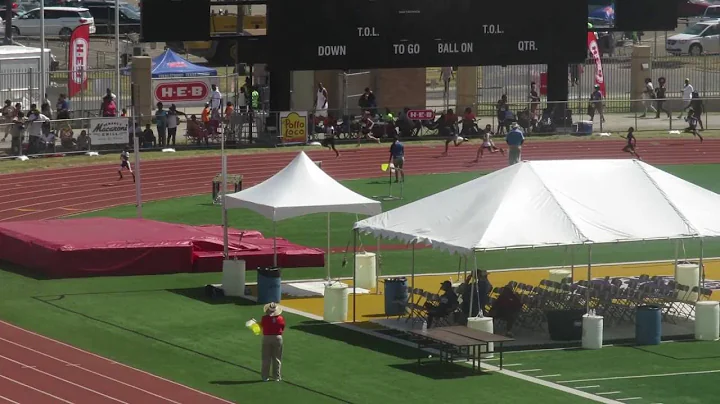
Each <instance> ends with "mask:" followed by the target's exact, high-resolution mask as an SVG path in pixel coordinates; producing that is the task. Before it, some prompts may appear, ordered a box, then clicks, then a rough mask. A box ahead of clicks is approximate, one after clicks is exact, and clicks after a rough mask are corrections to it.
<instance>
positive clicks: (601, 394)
mask: <svg viewBox="0 0 720 404" xmlns="http://www.w3.org/2000/svg"><path fill="white" fill-rule="evenodd" d="M620 393H622V391H606V392H604V393H595V394H597V395H598V396H610V395H613V394H620Z"/></svg>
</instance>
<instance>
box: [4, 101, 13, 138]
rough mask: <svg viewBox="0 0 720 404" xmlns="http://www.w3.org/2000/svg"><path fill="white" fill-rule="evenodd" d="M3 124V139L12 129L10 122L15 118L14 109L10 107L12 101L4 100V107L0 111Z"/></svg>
mask: <svg viewBox="0 0 720 404" xmlns="http://www.w3.org/2000/svg"><path fill="white" fill-rule="evenodd" d="M2 117H3V123H4V124H5V137H7V136H8V134H9V133H10V128H11V127H12V121H13V118H14V117H15V108H13V106H12V101H10V100H5V106H4V107H3V109H2Z"/></svg>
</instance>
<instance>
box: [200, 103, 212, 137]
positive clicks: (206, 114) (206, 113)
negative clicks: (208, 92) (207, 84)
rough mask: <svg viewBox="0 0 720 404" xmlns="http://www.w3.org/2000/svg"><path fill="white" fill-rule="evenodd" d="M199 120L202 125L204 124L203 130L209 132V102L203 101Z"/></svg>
mask: <svg viewBox="0 0 720 404" xmlns="http://www.w3.org/2000/svg"><path fill="white" fill-rule="evenodd" d="M200 120H202V124H203V126H205V130H207V131H208V133H210V129H211V128H210V104H209V103H207V102H206V103H205V108H203V110H202V112H201V113H200Z"/></svg>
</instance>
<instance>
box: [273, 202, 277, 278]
mask: <svg viewBox="0 0 720 404" xmlns="http://www.w3.org/2000/svg"><path fill="white" fill-rule="evenodd" d="M273 216H275V215H273ZM277 267H278V263H277V229H276V227H275V217H273V268H277Z"/></svg>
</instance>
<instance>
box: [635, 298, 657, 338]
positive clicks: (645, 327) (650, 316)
mask: <svg viewBox="0 0 720 404" xmlns="http://www.w3.org/2000/svg"><path fill="white" fill-rule="evenodd" d="M661 320H662V313H661V311H660V307H658V306H653V305H648V306H638V308H637V311H636V312H635V343H636V344H638V345H660V337H661V336H662V323H661Z"/></svg>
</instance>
